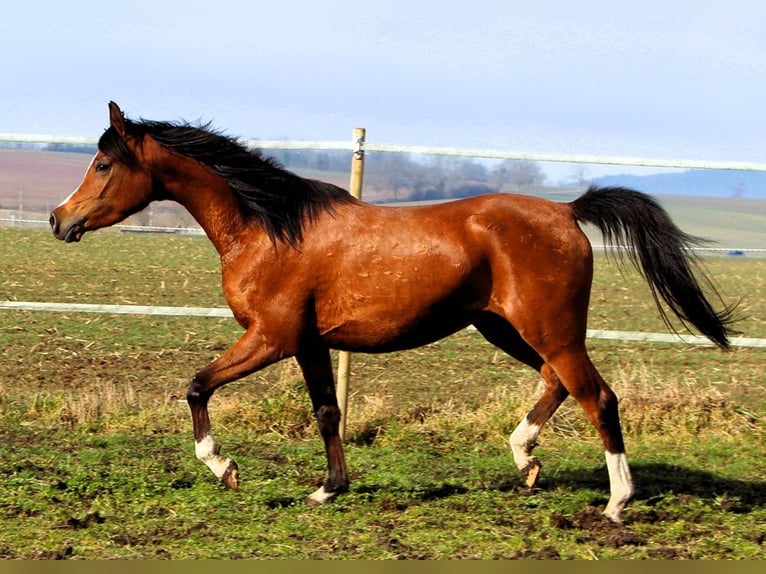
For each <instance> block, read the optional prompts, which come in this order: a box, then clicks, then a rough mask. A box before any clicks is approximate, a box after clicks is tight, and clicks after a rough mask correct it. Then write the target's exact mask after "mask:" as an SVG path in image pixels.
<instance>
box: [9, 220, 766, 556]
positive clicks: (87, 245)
mask: <svg viewBox="0 0 766 574" xmlns="http://www.w3.org/2000/svg"><path fill="white" fill-rule="evenodd" d="M0 262H1V263H2V269H3V275H2V277H0V300H20V301H21V300H33V301H60V302H79V303H86V302H87V303H110V304H113V303H127V304H143V305H188V306H225V302H224V300H223V298H222V296H221V292H220V286H219V284H220V276H219V268H218V262H217V256H216V254H215V252H214V251H213V249H212V247H211V246H210V245H209V243H208V242H207V240H206V239H205V238H202V237H189V236H176V235H144V234H141V235H131V234H126V233H120V232H115V231H111V232H110V231H104V232H99V233H96V234H93V235H90V236H88V237H86V238H85V240H84V241H83V243H82V244H79V245H77V246H66V245H63V244H61V243H60V242H56V241H54V240H53V239H52V238H51V237H50V235H49V233H48V232H45V231H41V230H29V231H24V230H16V229H0ZM705 263H706V265H707V267H708V269H709V271H710V272H711V273H712V274H713V275H714V277H715V278H716V281H717V282H718V283H719V286H720V288H721V291H722V292H723V293H724V294H725V296H726V299H727V301H729V302H730V301H734V300H741V303H740V307H739V312H740V314H741V315H742V316H743V317H745V318H744V319H743V320H742V321H741V323H740V325H739V328H740V330H741V331H742V334H743V335H744V336H747V337H761V338H763V337H766V260H764V259H751V258H744V259H734V258H726V257H709V258H706V260H705ZM591 307H592V309H591V320H590V324H589V327H591V328H602V329H616V330H639V331H654V332H665V327H664V325H663V324H662V321H661V320H660V318H659V316H658V314H657V312H656V310H655V309H654V304H653V302H652V301H651V299H650V296H649V293H648V289H647V288H646V285H645V284H644V283H643V280H642V279H640V277H638V276H637V274H635V273H629V274H627V275H626V276H622V275H621V274H620V273H619V271H618V269H617V267H616V266H615V265H614V264H613V263H610V262H609V261H607V259H606V258H604V257H603V256H602V255H598V256H597V262H596V279H595V284H594V289H593V296H592V302H591ZM238 335H239V328H238V327H237V326H236V324H235V323H234V322H233V321H232V320H227V319H203V318H177V317H134V316H116V315H92V314H77V313H71V314H61V313H59V314H53V313H40V312H35V313H32V312H18V311H2V312H0V353H1V354H2V364H1V366H0V460H2V465H1V466H0V557H3V558H33V559H37V558H74V559H83V558H206V557H211V558H368V559H369V558H372V559H393V558H581V559H596V558H598V559H610V558H657V559H660V558H669V559H682V558H733V559H745V558H759V559H763V558H766V547H765V546H764V544H765V543H764V540H766V508H765V506H764V504H765V501H766V473H765V472H764V469H763V468H764V467H763V461H764V454H765V453H766V448H764V431H763V415H764V410H765V407H766V374H764V368H763V366H764V364H766V350H764V349H747V348H737V349H734V350H732V351H731V352H728V353H722V352H720V351H717V350H715V349H714V348H712V347H706V346H702V347H688V346H683V345H668V344H649V343H642V344H639V343H620V342H607V341H592V342H591V345H590V346H591V353H592V356H593V358H594V362H595V363H596V365H597V366H598V367H599V369H600V370H601V372H602V374H604V376H605V377H606V378H607V380H609V381H610V382H611V383H612V384H613V387H614V388H615V390H616V391H617V393H618V395H619V396H620V397H621V413H622V418H623V425H624V429H625V432H626V441H627V446H628V455H629V459H630V461H631V464H632V469H633V474H634V480H635V482H636V486H637V494H636V497H635V500H634V501H632V502H631V503H630V504H629V505H628V507H627V509H626V511H625V513H624V519H625V524H624V525H622V526H614V525H611V524H608V523H606V522H604V520H603V519H601V517H600V514H599V512H600V510H601V509H602V508H603V506H604V504H605V503H606V500H607V497H608V481H607V476H606V469H605V464H604V462H603V453H602V451H601V447H600V444H599V442H598V439H597V438H596V435H595V432H594V431H593V430H592V429H591V428H590V427H589V426H588V425H587V424H586V423H585V422H584V419H583V417H582V415H581V413H580V412H579V410H578V409H577V407H576V406H575V405H574V404H573V402H572V401H571V400H568V401H567V402H566V403H565V404H564V406H563V407H562V409H561V410H560V412H559V413H558V414H557V415H556V417H554V419H553V420H552V421H551V422H550V423H549V426H547V427H546V429H544V431H543V433H542V435H541V437H540V439H541V444H540V446H539V447H538V450H537V451H536V453H537V454H538V456H540V458H541V459H542V462H543V465H544V468H543V475H542V479H541V481H540V484H539V487H538V488H537V489H535V490H534V491H532V492H528V491H527V490H526V489H525V488H523V485H522V484H521V481H520V480H519V479H518V478H517V475H516V471H515V468H514V465H513V462H512V458H511V454H510V449H509V448H508V446H507V437H508V435H509V434H510V432H511V431H512V430H513V428H514V426H515V425H516V423H517V422H518V420H519V419H520V418H521V417H522V416H523V415H524V413H525V412H526V410H527V409H528V408H529V407H530V406H531V404H532V403H533V402H534V400H535V398H536V397H537V395H538V394H539V393H540V391H541V387H540V381H539V380H538V377H537V376H536V374H535V373H533V372H531V371H529V369H526V368H524V367H522V366H521V365H519V364H516V363H514V362H513V361H511V360H510V359H508V358H506V357H505V356H504V355H502V354H500V353H498V352H496V351H495V349H494V348H493V347H491V346H490V345H488V344H487V343H485V342H484V341H483V340H482V339H481V338H480V337H478V336H477V335H475V334H470V333H467V332H463V333H459V334H457V335H454V336H452V337H449V338H448V339H445V340H443V341H441V342H439V343H437V344H434V345H429V346H427V347H424V348H421V349H418V350H414V351H409V352H404V353H392V354H388V355H379V356H372V355H354V357H353V359H352V383H351V398H350V405H349V411H350V412H349V427H348V435H349V436H348V440H347V458H348V462H349V466H350V472H351V478H352V485H351V491H350V492H349V493H348V494H346V495H344V496H343V497H341V498H340V499H339V500H338V501H337V502H336V503H334V504H331V505H328V506H326V507H322V508H309V507H307V506H305V505H304V504H303V503H302V499H303V497H304V496H305V495H306V494H308V493H309V492H310V491H311V490H312V489H313V488H314V487H315V486H316V484H317V482H318V481H320V480H321V479H322V478H323V477H324V467H325V460H324V454H323V448H322V445H321V441H320V440H319V438H318V436H317V435H318V433H317V432H316V430H315V426H314V424H313V421H312V417H311V413H310V409H309V403H308V398H307V397H306V396H305V393H304V392H303V390H302V386H301V385H302V384H301V381H300V379H299V377H298V373H297V370H296V367H295V365H294V363H293V362H292V361H291V360H289V361H285V362H283V363H280V364H278V365H275V366H273V367H271V368H269V369H266V370H264V371H263V372H261V373H257V374H255V375H252V376H250V377H248V378H246V379H244V380H243V381H238V382H236V383H233V384H231V385H229V386H227V387H225V388H224V389H221V390H220V391H218V393H217V394H216V395H215V397H214V398H213V400H212V401H211V417H212V419H213V426H214V430H215V431H216V432H217V436H218V438H219V440H220V442H221V443H222V445H223V450H224V452H225V453H230V454H231V455H232V456H234V458H236V459H237V461H238V462H239V465H240V470H241V474H242V486H241V489H240V491H238V492H236V493H233V492H229V491H227V490H225V488H224V487H222V486H221V485H220V484H219V483H218V482H217V481H216V480H215V478H214V477H213V476H212V474H210V473H209V471H208V470H207V469H206V468H205V467H204V466H203V465H202V464H200V463H199V462H198V461H197V460H196V459H195V458H194V452H193V451H194V448H193V442H192V438H191V422H190V420H189V417H188V408H187V407H186V405H185V401H184V400H183V398H184V396H185V393H186V386H187V384H188V380H189V378H190V377H191V376H192V375H193V374H194V372H195V370H197V369H198V368H200V367H202V366H204V365H205V364H206V363H207V362H208V361H210V360H211V359H212V358H213V357H215V356H216V355H217V354H219V353H220V352H221V351H222V350H224V349H225V348H226V347H228V346H229V345H230V344H231V343H233V342H234V341H235V340H236V338H237V337H238Z"/></svg>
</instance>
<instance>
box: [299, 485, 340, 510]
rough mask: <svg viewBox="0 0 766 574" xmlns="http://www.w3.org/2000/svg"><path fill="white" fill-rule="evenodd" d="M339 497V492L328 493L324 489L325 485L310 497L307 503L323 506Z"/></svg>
mask: <svg viewBox="0 0 766 574" xmlns="http://www.w3.org/2000/svg"><path fill="white" fill-rule="evenodd" d="M337 495H338V493H337V492H327V491H326V490H325V489H324V485H322V486H320V487H319V488H318V489H317V490H316V491H314V492H312V493H311V494H309V495H308V498H307V500H306V501H307V502H308V503H309V504H311V505H317V506H319V505H321V504H324V503H326V502H329V501H330V500H332V499H333V498H335V497H336V496H337Z"/></svg>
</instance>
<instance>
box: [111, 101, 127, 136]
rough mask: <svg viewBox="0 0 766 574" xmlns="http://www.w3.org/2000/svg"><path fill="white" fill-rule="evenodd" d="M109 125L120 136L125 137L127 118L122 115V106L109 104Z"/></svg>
mask: <svg viewBox="0 0 766 574" xmlns="http://www.w3.org/2000/svg"><path fill="white" fill-rule="evenodd" d="M109 123H110V124H111V126H112V127H113V128H114V129H115V130H117V133H118V134H120V136H122V137H123V138H124V137H125V116H124V115H123V114H122V110H120V106H118V105H117V104H115V103H114V102H109Z"/></svg>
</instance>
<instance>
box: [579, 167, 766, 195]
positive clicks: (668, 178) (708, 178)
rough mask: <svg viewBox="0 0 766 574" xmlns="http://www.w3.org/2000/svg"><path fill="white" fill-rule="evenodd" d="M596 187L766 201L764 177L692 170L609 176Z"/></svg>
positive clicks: (734, 172)
mask: <svg viewBox="0 0 766 574" xmlns="http://www.w3.org/2000/svg"><path fill="white" fill-rule="evenodd" d="M593 183H595V184H597V185H624V186H626V187H632V188H635V189H639V190H641V191H645V192H647V193H651V194H656V195H681V196H697V197H743V198H749V199H766V173H764V172H757V171H735V170H715V169H710V170H708V169H704V170H703V169H694V170H684V171H678V172H672V173H659V174H653V175H632V174H621V175H608V176H603V177H598V178H595V179H594V180H593Z"/></svg>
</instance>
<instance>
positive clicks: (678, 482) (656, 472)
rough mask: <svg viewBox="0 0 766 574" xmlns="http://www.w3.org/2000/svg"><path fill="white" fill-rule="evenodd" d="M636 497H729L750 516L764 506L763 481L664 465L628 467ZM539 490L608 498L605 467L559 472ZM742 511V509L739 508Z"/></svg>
mask: <svg viewBox="0 0 766 574" xmlns="http://www.w3.org/2000/svg"><path fill="white" fill-rule="evenodd" d="M631 473H632V475H633V483H634V486H635V489H636V493H635V494H634V496H633V500H642V501H649V502H651V501H652V500H653V499H656V498H658V497H663V496H667V495H670V494H674V495H687V496H694V497H697V498H703V499H716V498H720V497H722V496H724V495H725V496H728V497H732V498H735V499H738V500H739V501H740V504H739V505H737V506H736V507H734V508H732V509H731V510H732V511H737V509H738V508H739V509H740V510H741V511H744V512H749V511H750V510H751V509H752V508H753V507H758V506H763V505H764V504H766V481H763V480H738V479H733V478H728V477H723V476H720V475H717V474H715V473H713V472H708V471H705V470H700V469H692V468H686V467H683V466H677V465H673V464H665V463H648V464H641V463H634V464H632V465H631ZM539 486H540V488H542V489H548V488H554V487H569V488H572V489H583V488H588V489H594V490H603V491H604V492H605V498H606V497H608V492H609V482H608V478H607V470H606V467H599V468H594V469H568V470H561V471H559V472H557V473H556V474H555V476H548V477H545V475H543V478H542V479H541V481H540V485H539ZM740 507H741V508H740Z"/></svg>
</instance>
